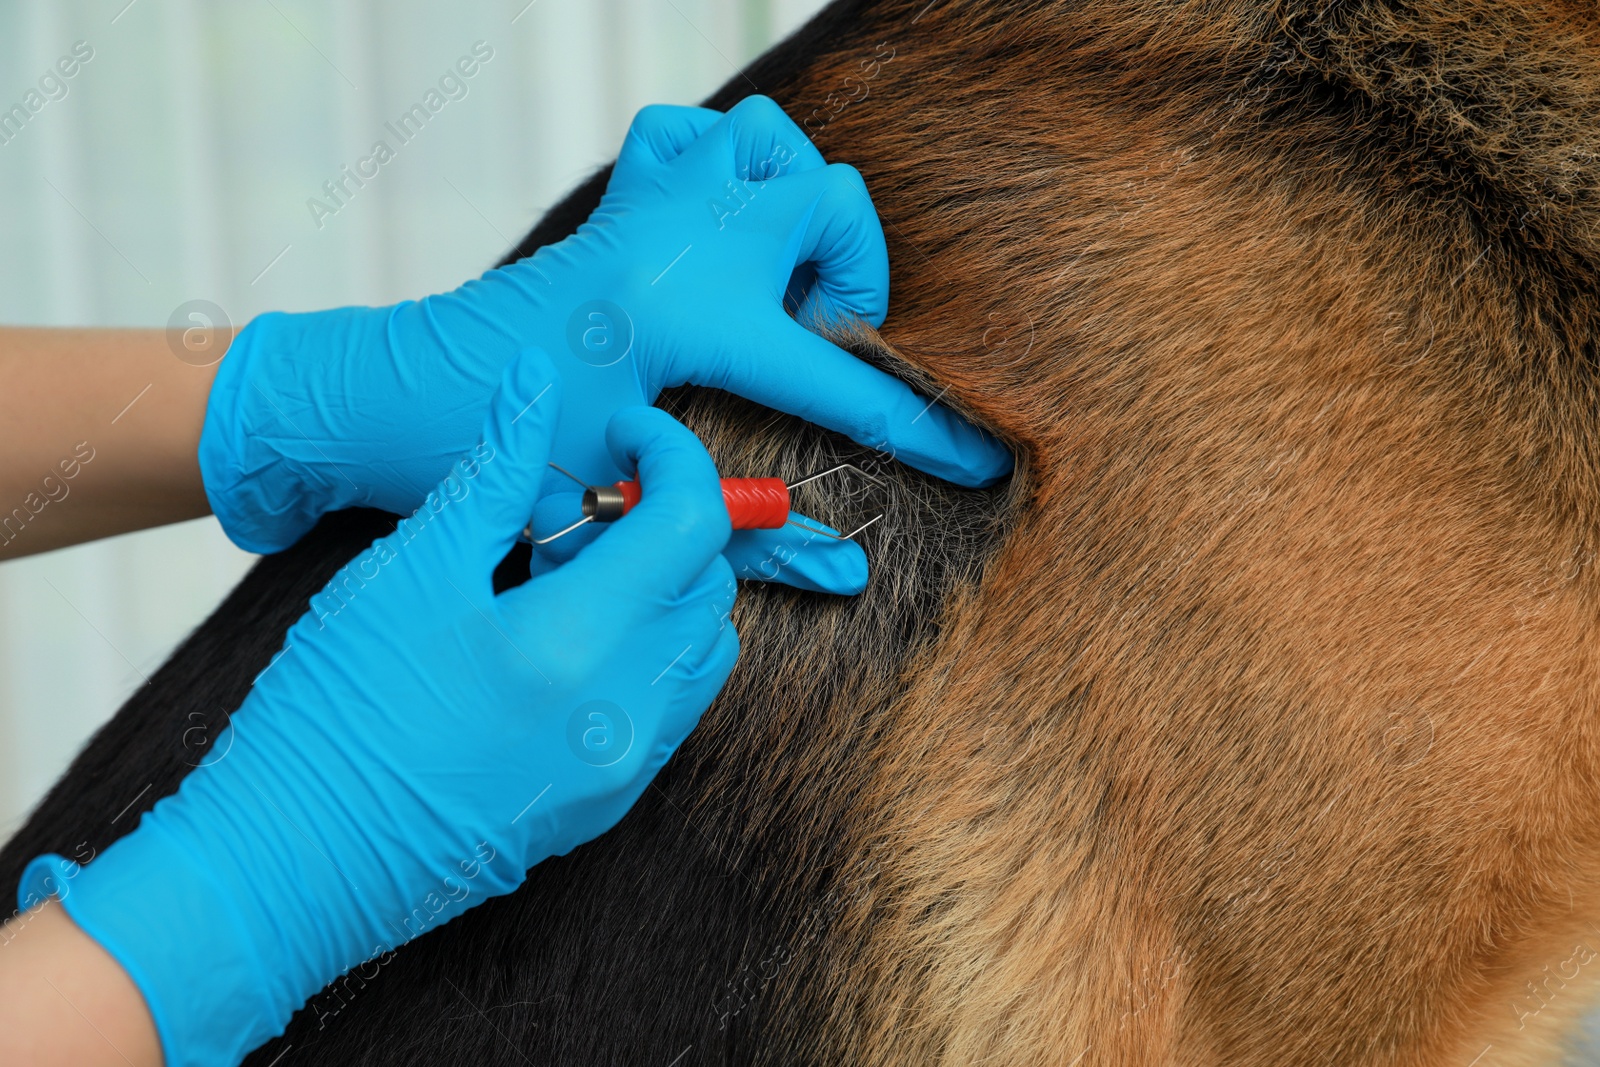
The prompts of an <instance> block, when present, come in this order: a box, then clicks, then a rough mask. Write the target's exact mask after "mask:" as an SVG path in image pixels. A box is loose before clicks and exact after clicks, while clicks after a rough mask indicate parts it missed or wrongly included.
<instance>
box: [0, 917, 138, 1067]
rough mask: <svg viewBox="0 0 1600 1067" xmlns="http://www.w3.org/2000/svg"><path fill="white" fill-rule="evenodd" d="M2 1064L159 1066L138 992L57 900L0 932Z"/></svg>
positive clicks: (38, 1066)
mask: <svg viewBox="0 0 1600 1067" xmlns="http://www.w3.org/2000/svg"><path fill="white" fill-rule="evenodd" d="M0 1063H7V1064H16V1065H18V1067H101V1065H105V1067H160V1065H161V1063H162V1057H161V1045H160V1042H159V1041H158V1040H157V1037H156V1028H155V1023H154V1022H153V1021H152V1020H151V1018H150V1012H149V1010H148V1009H147V1008H146V1007H145V1003H144V998H143V997H142V996H141V995H140V994H139V990H138V987H136V986H135V985H134V984H133V980H132V979H131V978H129V977H128V974H127V972H126V971H124V970H123V969H122V968H121V966H119V965H118V964H117V961H116V960H114V959H112V957H111V956H110V955H109V954H108V953H107V952H106V951H105V950H104V949H102V948H101V947H100V946H99V944H98V943H96V942H95V941H94V939H92V938H91V937H89V935H87V934H85V933H84V932H83V931H82V930H80V929H78V927H77V925H76V924H74V923H73V921H72V919H71V918H69V917H68V916H67V913H66V911H65V910H64V909H63V908H62V907H61V905H60V904H58V903H56V902H55V901H54V900H52V901H49V902H47V903H44V904H41V905H39V906H38V907H36V908H34V909H32V910H31V911H28V912H25V913H24V914H22V915H19V916H18V917H17V918H15V919H13V920H11V921H10V922H9V923H6V924H5V926H3V927H0Z"/></svg>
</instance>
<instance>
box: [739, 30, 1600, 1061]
mask: <svg viewBox="0 0 1600 1067" xmlns="http://www.w3.org/2000/svg"><path fill="white" fill-rule="evenodd" d="M926 6H927V5H926V4H925V0H919V2H918V3H914V4H905V5H893V4H891V5H883V7H884V8H885V9H886V13H882V14H875V15H873V16H872V21H871V25H869V26H865V27H863V28H862V30H861V32H860V34H859V35H857V38H856V39H854V40H851V41H848V42H841V44H840V46H839V51H838V53H837V54H836V55H835V56H832V57H830V58H829V59H828V61H827V62H825V63H822V64H820V65H818V66H817V67H816V68H815V69H813V71H812V72H811V74H810V75H809V76H808V77H807V79H806V80H805V81H804V82H803V83H802V84H798V85H794V86H786V87H774V89H773V91H774V92H775V93H776V95H778V96H779V99H780V102H782V103H784V104H785V105H786V106H787V107H788V109H789V110H790V112H791V114H795V115H796V116H797V117H803V116H805V115H807V114H810V113H811V109H812V108H814V107H817V106H819V105H820V104H821V102H822V101H823V100H824V99H825V97H826V96H827V94H828V93H830V92H834V91H835V90H837V89H839V87H840V83H841V81H842V79H843V78H844V77H845V76H847V75H849V74H851V73H852V72H854V71H856V70H858V69H859V64H860V61H861V60H862V59H863V58H865V57H867V56H870V55H871V45H872V44H873V43H875V42H878V41H882V42H885V43H887V44H888V45H889V46H891V47H897V51H896V53H895V57H894V59H893V60H892V62H890V63H888V64H887V65H885V66H884V67H882V69H881V71H880V73H878V74H877V75H876V77H874V78H873V80H872V81H871V82H870V94H869V95H868V96H867V97H866V98H865V99H862V100H859V101H855V102H852V103H850V104H849V105H848V106H846V107H844V108H843V109H842V110H840V111H839V112H838V114H837V115H834V116H833V117H832V118H831V119H829V120H828V121H827V122H826V123H825V124H824V125H823V126H822V128H821V129H819V130H817V132H816V139H817V141H818V144H819V146H820V147H821V148H822V149H823V150H824V152H826V153H828V154H829V155H830V156H831V157H833V158H839V159H846V160H849V161H851V162H854V163H856V164H857V165H858V166H860V168H861V169H862V171H863V172H864V174H865V175H866V177H867V180H868V184H869V187H870V188H871V189H872V191H873V194H874V197H875V200H876V202H877V203H878V206H879V208H880V210H881V212H882V213H883V216H884V219H885V222H886V228H887V231H888V234H889V238H890V247H891V253H892V256H893V261H894V264H895V276H894V285H895V289H894V304H893V310H892V314H891V317H890V319H889V321H888V323H887V324H886V325H885V326H884V328H883V330H882V336H883V338H884V340H885V341H886V342H887V343H888V344H890V345H892V346H893V348H894V349H895V351H896V352H898V353H899V355H900V356H901V357H903V358H904V359H906V360H908V361H910V362H911V363H912V364H914V365H916V366H919V367H922V368H924V369H925V370H927V371H928V372H930V373H931V374H932V376H933V377H935V378H936V379H938V380H939V381H941V382H943V383H947V384H949V385H950V387H951V392H950V395H949V397H948V399H951V400H953V401H956V402H959V403H961V404H964V405H966V406H967V407H968V408H969V409H970V410H972V411H974V412H975V413H977V414H978V415H980V416H982V417H983V418H984V419H985V420H986V421H988V422H989V423H990V424H991V425H993V426H995V427H997V428H998V429H999V430H1000V431H1001V432H1003V433H1004V434H1005V435H1006V436H1007V437H1008V438H1009V439H1011V440H1012V441H1013V442H1014V443H1015V444H1016V445H1017V446H1018V447H1019V448H1020V449H1021V451H1022V454H1023V455H1024V457H1025V464H1026V470H1025V472H1024V474H1023V475H1022V476H1023V477H1024V478H1025V479H1026V482H1027V499H1026V503H1025V506H1024V507H1023V509H1022V511H1021V514H1020V518H1019V520H1018V524H1017V526H1016V528H1015V529H1014V531H1012V533H1011V534H1010V535H1009V537H1008V539H1007V541H1006V543H1005V544H1004V546H1003V547H1002V549H1001V550H1000V553H999V555H998V557H997V558H996V559H994V560H993V562H992V564H991V565H990V567H989V568H988V571H987V573H986V575H985V577H984V580H983V582H982V584H981V586H980V587H979V588H976V589H973V590H970V591H969V592H968V594H967V595H965V596H964V597H962V598H961V599H960V600H959V601H958V603H957V604H956V606H955V607H953V608H952V609H951V611H950V614H949V617H948V619H947V621H946V623H945V630H944V632H943V635H942V638H941V640H940V642H939V644H938V647H937V648H936V649H934V650H933V651H932V652H931V653H930V654H928V655H927V656H926V657H924V658H923V659H922V660H920V661H919V662H917V663H916V664H915V665H914V669H913V670H911V671H910V672H909V673H908V675H907V677H908V678H909V679H911V681H910V685H909V689H908V691H907V692H906V694H905V695H904V696H903V697H902V698H900V699H899V700H898V701H897V702H896V703H895V705H894V707H893V709H892V712H891V715H890V722H889V724H888V725H887V727H886V728H885V729H883V730H882V732H881V735H880V737H879V739H878V740H877V741H876V742H875V743H874V744H872V745H871V746H870V747H869V749H868V754H867V757H866V766H865V768H864V769H861V770H859V772H858V773H860V774H863V775H865V776H866V781H867V785H866V787H865V788H864V789H863V790H862V791H861V792H860V794H859V795H858V797H857V799H856V801H855V808H854V812H853V817H852V819H851V820H850V825H851V826H853V827H855V828H856V830H855V835H854V838H853V840H852V841H851V842H850V850H849V855H848V857H847V858H846V859H845V860H844V861H842V862H841V867H842V868H843V869H846V870H859V871H862V872H866V873H864V874H863V875H862V877H861V880H860V884H859V885H857V886H856V889H857V890H858V891H856V892H854V893H853V894H852V895H851V896H850V897H849V901H848V906H847V907H846V908H845V909H844V911H843V912H842V914H841V916H840V918H839V920H838V921H837V922H835V923H834V924H833V925H832V927H831V928H830V929H829V930H828V931H827V933H826V935H825V938H826V947H827V950H828V952H829V953H830V954H831V955H832V957H833V958H834V959H835V960H836V961H838V963H837V969H838V974H837V976H836V980H835V981H833V982H831V983H830V984H829V985H828V986H827V987H826V988H823V989H820V990H818V989H812V990H808V991H806V993H805V995H806V996H810V997H816V996H823V997H826V998H827V999H828V1000H829V1002H830V1004H831V1009H830V1010H831V1015H830V1016H829V1018H830V1019H831V1022H830V1025H829V1026H828V1028H827V1030H826V1032H825V1033H822V1034H819V1035H818V1036H817V1042H818V1044H817V1049H816V1050H813V1051H815V1054H817V1055H818V1056H819V1057H820V1058H822V1059H824V1060H828V1061H833V1062H850V1063H859V1064H868V1065H875V1067H891V1065H913V1064H915V1065H923V1064H977V1063H982V1064H986V1065H1000V1064H1005V1065H1016V1067H1021V1065H1030V1067H1031V1065H1046V1064H1049V1065H1063V1067H1064V1065H1069V1064H1081V1065H1083V1067H1089V1065H1112V1064H1116V1065H1123V1064H1127V1065H1144V1064H1171V1065H1196V1067H1199V1065H1208V1067H1209V1065H1220V1064H1230V1065H1256V1064H1263V1065H1265V1064H1313V1063H1315V1064H1393V1065H1419V1067H1420V1065H1445V1064H1460V1065H1462V1067H1466V1065H1467V1064H1469V1063H1473V1062H1477V1063H1480V1064H1483V1065H1484V1067H1487V1065H1488V1064H1499V1065H1501V1067H1513V1065H1517V1064H1534V1063H1548V1062H1555V1061H1554V1060H1553V1059H1552V1057H1553V1056H1554V1055H1555V1052H1554V1049H1555V1048H1556V1045H1557V1042H1558V1039H1559V1035H1560V1033H1561V1031H1562V1030H1563V1029H1564V1028H1565V1027H1567V1026H1570V1025H1571V1023H1572V1022H1573V1020H1574V1019H1575V1018H1576V1016H1577V1014H1578V1013H1579V1012H1580V1011H1581V1010H1582V1009H1583V1008H1585V1007H1587V1005H1588V1003H1589V1001H1590V1000H1591V990H1592V989H1593V988H1594V987H1595V982H1596V979H1597V977H1600V958H1596V959H1595V960H1594V961H1592V962H1591V963H1589V964H1588V965H1586V966H1578V967H1577V968H1576V971H1575V972H1574V968H1573V966H1572V965H1571V964H1570V963H1567V962H1566V961H1569V960H1570V959H1571V958H1572V957H1573V953H1574V946H1576V945H1579V944H1580V943H1587V944H1588V945H1590V946H1592V947H1593V948H1594V949H1595V950H1600V789H1597V785H1600V775H1597V768H1600V720H1597V718H1596V710H1597V700H1600V693H1597V688H1596V679H1597V674H1596V668H1597V655H1596V653H1597V649H1600V642H1597V638H1600V625H1597V621H1600V616H1597V612H1596V608H1597V599H1600V598H1597V593H1600V587H1597V581H1600V578H1597V572H1596V567H1595V565H1594V559H1593V555H1594V550H1595V544H1596V536H1595V535H1596V521H1597V516H1600V482H1597V479H1596V471H1597V469H1600V467H1597V460H1600V447H1597V435H1596V431H1597V427H1600V407H1597V405H1596V395H1597V391H1596V387H1595V375H1596V371H1597V367H1596V362H1595V360H1596V337H1597V334H1596V322H1597V318H1596V316H1597V314H1600V306H1597V304H1596V300H1595V281H1596V272H1595V264H1596V261H1597V253H1600V225H1597V223H1600V200H1597V190H1600V170H1597V168H1596V164H1595V159H1596V156H1595V150H1596V148H1597V146H1600V63H1597V56H1596V52H1595V42H1596V30H1597V23H1596V20H1595V17H1594V12H1593V11H1592V10H1591V9H1587V8H1585V9H1583V10H1581V11H1580V10H1577V9H1572V8H1569V7H1567V6H1566V5H1561V4H1554V3H1545V4H1541V3H1532V2H1530V3H1523V4H1509V3H1508V4H1497V3H1489V2H1486V0H1467V2H1450V0H1434V2H1424V3H1417V4H1413V5H1408V6H1407V7H1406V8H1405V9H1400V8H1399V7H1396V8H1394V9H1390V8H1388V7H1383V6H1378V5H1363V4H1354V3H1351V4H1337V3H1335V4H1330V5H1326V9H1325V10H1312V9H1310V8H1309V7H1307V8H1304V9H1303V8H1302V7H1301V6H1300V5H1289V4H1282V5H1278V4H1268V3H1247V2H1236V3H1222V2H1216V3H1198V2H1191V3H1157V2H1154V0H1151V2H1138V0H1123V2H1117V3H1097V4H1090V5H1074V4H1036V5H1028V4H1012V5H1007V4H984V3H973V4H961V3H957V2H949V3H942V4H934V5H932V6H931V9H929V10H927V11H925V13H924V14H923V15H922V17H921V19H919V20H918V21H917V22H916V23H913V22H912V21H911V20H912V18H913V16H915V15H916V13H917V11H918V10H919V9H923V8H925V7H926ZM763 88H768V87H765V86H763ZM814 126H815V124H814ZM1558 971H1559V972H1562V976H1561V977H1559V978H1557V979H1554V980H1552V979H1550V977H1549V975H1550V974H1552V973H1556V972H1558ZM1530 982H1544V983H1545V985H1544V986H1542V987H1541V988H1542V989H1543V990H1544V993H1543V996H1542V998H1541V999H1538V1000H1535V999H1531V998H1530V993H1529V990H1528V983H1530ZM791 995H800V994H791ZM1519 1005H1520V1007H1519ZM1534 1005H1538V1006H1539V1010H1538V1011H1537V1012H1533V1011H1532V1007H1533V1006H1534ZM1474 1057H1479V1058H1478V1059H1477V1060H1476V1061H1475V1060H1474Z"/></svg>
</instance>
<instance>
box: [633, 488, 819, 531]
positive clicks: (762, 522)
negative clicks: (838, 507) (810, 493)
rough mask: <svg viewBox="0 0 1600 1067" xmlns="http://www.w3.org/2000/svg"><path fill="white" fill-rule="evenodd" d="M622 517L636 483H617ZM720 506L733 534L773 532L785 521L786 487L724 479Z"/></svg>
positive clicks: (635, 491)
mask: <svg viewBox="0 0 1600 1067" xmlns="http://www.w3.org/2000/svg"><path fill="white" fill-rule="evenodd" d="M613 488H614V489H616V491H617V492H619V493H621V494H622V513H623V514H624V515H626V514H627V513H628V512H630V511H632V510H633V506H634V505H635V504H637V503H638V502H639V495H640V489H639V483H638V482H637V481H631V482H617V483H616V485H614V486H613ZM722 502H723V503H725V504H727V505H728V518H730V519H732V520H733V528H734V529H735V530H776V529H777V528H778V527H780V526H782V525H783V524H784V523H786V522H788V521H789V487H788V486H787V485H785V484H784V482H783V479H782V478H724V479H722Z"/></svg>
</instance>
